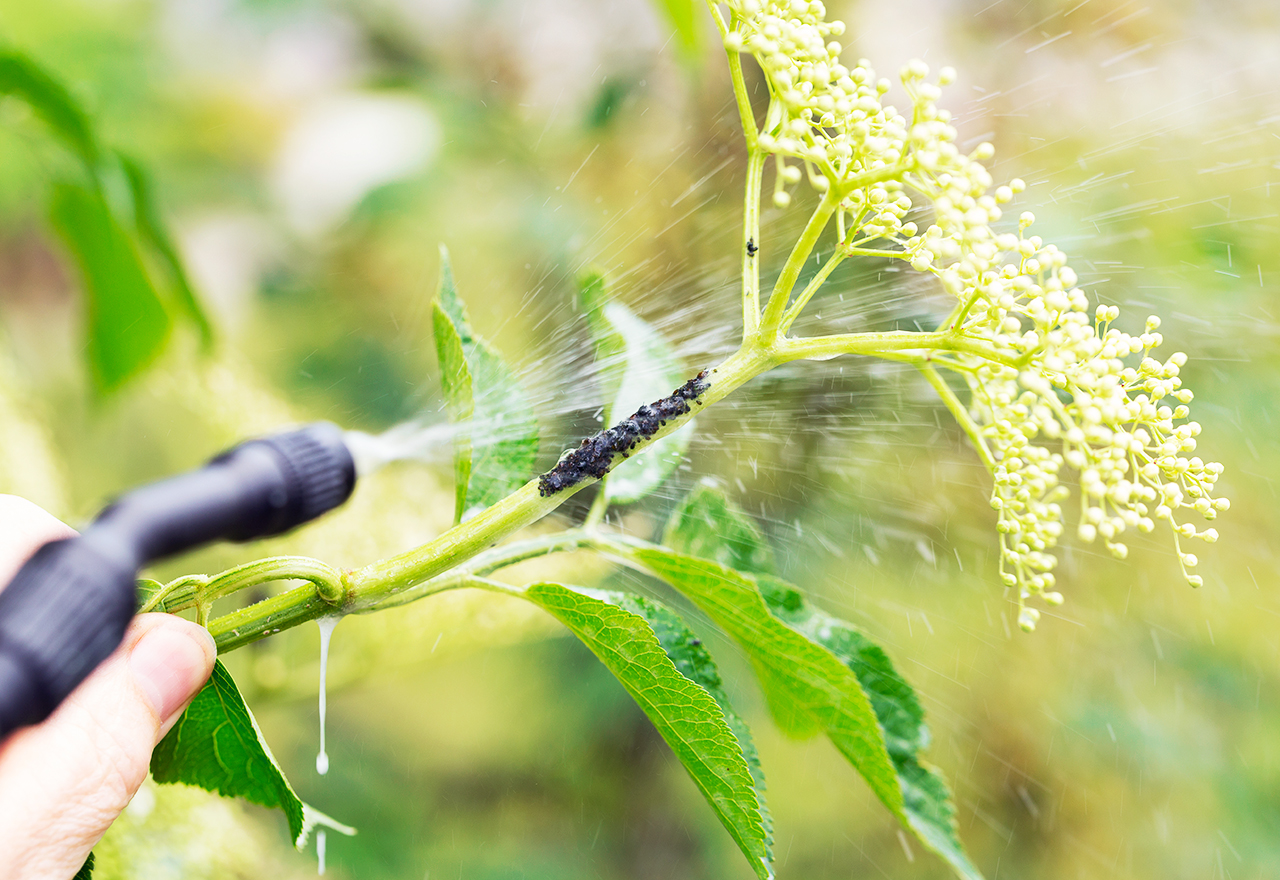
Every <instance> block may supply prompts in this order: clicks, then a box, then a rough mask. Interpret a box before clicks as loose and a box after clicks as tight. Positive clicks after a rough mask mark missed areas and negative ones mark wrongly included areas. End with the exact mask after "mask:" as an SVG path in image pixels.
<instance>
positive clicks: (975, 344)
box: [777, 330, 1018, 367]
mask: <svg viewBox="0 0 1280 880" xmlns="http://www.w3.org/2000/svg"><path fill="white" fill-rule="evenodd" d="M898 351H958V352H963V353H965V354H972V355H976V356H978V357H981V358H984V359H986V360H988V361H992V362H994V363H998V364H1003V365H1004V366H1007V367H1017V365H1018V364H1017V360H1016V358H1014V357H1013V356H1012V355H1010V354H1008V353H1006V352H1004V351H1002V350H1000V349H999V348H997V347H996V346H995V345H993V344H991V343H989V342H986V341H984V340H981V339H971V338H969V337H966V336H961V335H959V334H957V333H953V332H949V331H941V330H936V331H932V332H916V331H912V330H890V331H886V332H883V333H841V334H836V335H834V336H814V337H812V338H809V339H781V340H779V341H778V344H777V352H778V354H777V356H778V358H779V359H780V360H781V361H783V362H787V361H795V360H826V359H828V358H833V357H837V356H838V355H842V354H867V355H878V356H883V355H884V354H885V353H886V352H898Z"/></svg>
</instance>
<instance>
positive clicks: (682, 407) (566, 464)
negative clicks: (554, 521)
mask: <svg viewBox="0 0 1280 880" xmlns="http://www.w3.org/2000/svg"><path fill="white" fill-rule="evenodd" d="M708 375H709V372H708V371H707V370H703V371H702V372H701V373H699V374H698V375H696V376H694V377H693V378H692V379H690V380H689V381H688V382H685V383H684V384H683V385H681V386H680V387H679V388H677V389H676V390H675V391H673V392H672V393H671V396H670V397H664V398H662V399H661V400H655V401H654V402H653V403H649V404H645V405H644V406H642V407H640V408H639V409H638V410H636V411H635V412H634V413H632V415H631V417H630V418H626V419H623V420H622V421H620V422H618V424H616V425H614V426H613V427H612V428H607V429H606V430H604V431H601V432H600V433H599V434H596V435H594V436H592V437H588V438H587V439H585V440H583V441H582V445H581V446H579V447H578V448H577V449H575V450H573V451H572V452H570V453H569V454H568V455H566V456H564V457H563V458H561V459H560V461H559V462H558V463H557V464H556V466H555V467H553V468H552V469H551V470H549V471H547V472H546V473H545V474H543V475H542V476H541V477H539V478H538V492H539V494H541V495H542V496H543V497H546V496H547V495H554V494H556V493H557V492H559V491H561V490H563V489H567V488H569V487H570V486H576V485H577V484H578V483H581V482H582V481H583V480H587V479H597V480H598V479H600V478H601V477H603V476H604V475H605V474H607V473H609V470H610V469H611V468H612V467H613V465H614V460H615V458H616V457H617V456H622V457H623V458H626V457H627V456H628V455H629V454H630V453H631V450H633V449H635V448H636V444H638V443H639V442H640V441H641V440H646V439H648V438H650V437H652V436H653V435H654V434H656V433H658V430H659V429H660V428H662V426H664V425H665V424H666V423H667V422H669V421H671V420H672V419H678V418H679V417H680V416H683V415H686V414H687V413H689V412H691V411H692V410H693V405H694V404H698V405H699V406H701V405H702V401H701V399H700V398H701V397H702V395H703V394H706V392H707V389H708V388H710V387H711V383H710V382H709V381H708V380H707V376H708Z"/></svg>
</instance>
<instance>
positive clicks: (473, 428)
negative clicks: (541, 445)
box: [432, 247, 538, 522]
mask: <svg viewBox="0 0 1280 880" xmlns="http://www.w3.org/2000/svg"><path fill="white" fill-rule="evenodd" d="M432 319H433V325H434V330H435V340H436V356H437V358H438V359H439V361H440V375H441V383H442V385H443V389H444V395H445V400H446V402H447V405H448V410H449V417H450V419H451V420H452V421H453V422H454V423H455V424H457V425H458V426H459V430H458V433H457V434H456V435H455V438H454V476H455V480H456V483H455V485H456V491H457V498H456V504H455V519H456V520H457V521H459V522H460V521H462V520H463V519H465V518H466V517H467V516H468V515H469V514H470V513H472V512H474V511H476V510H479V509H482V508H485V507H488V506H489V505H491V504H494V503H496V502H498V501H500V500H501V499H502V498H505V497H506V496H507V495H509V494H510V493H511V492H513V491H515V490H516V489H517V488H519V487H520V486H521V485H523V484H524V483H525V482H526V481H527V480H528V479H529V477H530V476H531V475H532V474H533V468H534V463H535V461H536V459H537V455H538V421H537V419H536V418H535V417H534V415H533V412H532V410H531V409H530V407H529V402H528V397H527V395H526V394H525V393H524V391H522V390H521V388H520V385H519V383H518V382H517V381H516V377H515V374H514V373H513V372H512V371H511V369H510V368H509V367H508V366H507V365H506V364H505V363H504V362H503V361H502V359H501V358H500V357H499V356H498V353H497V352H496V351H494V349H493V347H492V346H490V345H489V344H488V343H487V342H485V341H484V340H483V339H481V338H480V337H479V336H476V335H475V333H474V332H473V331H472V329H471V323H470V321H469V320H468V318H467V312H466V307H465V306H464V305H463V303H462V299H461V297H460V296H459V295H458V287H457V284H456V282H455V281H454V277H453V268H452V266H451V265H450V263H449V254H448V252H447V251H446V250H445V249H444V248H443V247H441V249H440V289H439V291H438V293H437V296H436V301H435V304H434V306H433V309H432Z"/></svg>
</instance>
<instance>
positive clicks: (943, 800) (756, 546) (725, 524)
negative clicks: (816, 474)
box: [664, 483, 982, 880]
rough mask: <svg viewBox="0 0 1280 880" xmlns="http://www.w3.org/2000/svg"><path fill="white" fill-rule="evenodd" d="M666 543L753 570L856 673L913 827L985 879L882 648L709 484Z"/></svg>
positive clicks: (787, 616)
mask: <svg viewBox="0 0 1280 880" xmlns="http://www.w3.org/2000/svg"><path fill="white" fill-rule="evenodd" d="M664 543H666V544H667V545H668V546H670V547H672V548H673V549H677V550H680V551H682V552H686V553H689V554H692V555H695V556H700V557H703V558H705V559H711V560H714V561H716V562H719V563H721V564H722V565H732V567H734V568H737V569H740V570H745V571H749V572H752V573H754V574H756V575H757V576H758V577H757V581H758V583H759V585H760V587H761V591H762V593H763V595H764V599H765V604H766V605H767V606H768V608H769V610H770V611H771V612H772V613H773V615H774V616H775V617H777V618H778V619H779V620H781V621H782V622H783V623H785V624H786V625H787V626H789V627H791V628H792V629H794V630H796V631H797V632H799V633H801V634H803V635H804V636H806V637H807V638H808V639H809V640H810V641H813V642H815V643H817V644H819V645H821V646H822V647H824V648H826V649H827V650H828V651H830V652H831V653H832V654H834V655H835V656H836V657H837V658H838V659H839V660H840V662H842V663H844V664H845V666H847V667H848V668H849V669H850V670H851V671H852V672H853V673H854V675H856V676H857V678H858V682H859V684H861V685H862V689H863V690H864V691H865V692H866V694H867V696H868V698H869V699H870V700H871V707H872V709H873V710H874V711H875V713H876V718H877V719H878V720H879V722H880V727H881V729H882V730H883V732H884V743H885V750H886V751H887V752H888V753H889V757H890V759H891V760H892V761H893V766H894V769H895V771H896V772H897V775H898V783H899V785H900V787H901V789H902V800H903V812H904V814H905V819H906V823H907V825H908V827H909V828H911V830H912V831H913V832H914V833H915V834H916V836H917V837H919V838H920V840H921V842H923V843H924V845H925V846H927V847H928V848H929V849H931V850H933V851H934V852H935V853H937V854H938V855H939V856H940V857H942V858H943V859H944V860H945V861H946V862H947V863H948V864H950V865H951V867H952V868H953V869H954V870H955V871H956V873H957V874H959V875H960V876H962V877H966V878H973V880H978V878H981V876H982V875H981V874H980V873H979V872H978V870H977V868H975V867H974V866H973V863H972V862H970V861H969V857H968V855H967V854H966V853H965V851H964V846H963V844H962V843H961V842H960V837H959V833H958V831H957V829H956V822H955V806H954V804H953V803H952V798H951V792H950V790H949V789H948V788H947V784H946V782H945V781H944V780H943V778H942V775H941V773H940V772H939V771H938V770H937V769H936V768H934V767H932V766H931V765H929V764H928V763H926V762H925V761H923V760H922V759H921V758H920V752H921V751H923V750H924V749H926V748H928V746H929V729H928V727H927V726H926V725H925V721H924V709H923V708H922V707H921V705H920V700H919V698H918V697H917V696H916V692H915V690H914V689H913V688H912V687H911V685H910V684H908V683H907V681H906V680H905V679H904V678H903V677H902V676H901V675H900V674H899V673H898V671H897V669H895V668H894V665H893V662H892V661H891V660H890V659H889V656H888V655H887V654H886V653H885V651H884V649H882V648H881V647H880V646H879V645H877V644H875V643H874V642H873V641H871V639H870V638H868V636H867V635H866V633H864V632H862V631H861V630H859V629H858V628H857V627H855V626H854V625H853V624H850V623H847V622H846V621H843V620H840V619H838V618H835V617H832V616H831V615H829V614H826V613H825V612H823V611H822V610H820V609H818V608H816V607H814V606H813V605H812V604H810V603H809V602H808V600H806V599H805V597H804V596H803V595H802V594H801V593H800V591H799V590H797V589H796V588H795V587H793V586H791V585H790V584H787V583H784V582H783V581H781V580H778V579H777V578H774V577H772V576H771V575H772V573H773V571H774V562H773V554H772V551H771V550H770V548H769V546H768V545H767V544H766V543H765V541H764V539H763V537H762V536H761V535H760V532H759V530H758V529H757V528H756V526H755V523H754V522H752V521H751V519H750V517H748V516H747V515H746V514H745V513H743V512H742V511H741V510H740V509H739V508H738V507H737V506H736V505H734V504H733V502H732V501H730V500H729V499H728V498H727V497H726V496H725V495H724V494H723V493H722V492H720V491H719V490H718V489H716V488H714V487H713V486H711V485H710V484H707V483H703V484H700V485H699V486H698V487H697V488H696V489H694V491H693V492H691V493H690V494H689V496H688V497H687V498H686V499H685V501H684V502H683V503H682V504H681V505H680V507H679V509H677V511H676V513H675V515H674V516H673V517H672V519H671V522H670V523H669V525H668V527H667V531H666V535H665V537H664ZM777 684H780V683H779V682H776V681H771V682H770V683H769V685H770V686H773V685H777ZM769 699H770V705H771V706H773V707H775V711H778V709H777V707H778V706H779V705H781V706H782V707H783V708H782V710H781V711H783V712H786V711H788V710H793V707H792V706H791V705H790V701H789V699H788V695H786V694H770V695H769Z"/></svg>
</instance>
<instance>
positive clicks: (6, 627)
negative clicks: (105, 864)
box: [0, 422, 396, 739]
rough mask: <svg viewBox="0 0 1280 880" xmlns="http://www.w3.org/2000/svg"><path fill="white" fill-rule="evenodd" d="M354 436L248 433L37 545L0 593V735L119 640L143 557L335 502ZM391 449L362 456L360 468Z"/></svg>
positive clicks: (325, 427)
mask: <svg viewBox="0 0 1280 880" xmlns="http://www.w3.org/2000/svg"><path fill="white" fill-rule="evenodd" d="M369 439H374V438H369ZM349 444H350V445H349ZM361 445H364V446H365V447H366V448H367V447H368V445H369V444H367V443H365V444H361V442H359V440H357V439H356V436H355V435H354V434H344V432H343V431H342V430H341V429H340V428H338V427H337V426H336V425H332V424H329V423H327V422H318V423H316V424H312V425H307V426H306V427H303V428H299V429H297V430H293V431H288V432H285V433H281V434H275V435H273V436H270V437H264V438H261V439H257V440H250V441H248V442H245V443H242V444H240V445H239V446H236V447H234V448H233V449H230V450H228V451H227V452H224V453H222V454H221V455H219V456H218V457H216V458H214V459H213V460H212V461H210V462H209V463H208V464H206V465H205V466H204V467H202V468H199V469H198V470H194V471H190V472H188V473H185V474H180V475H178V476H176V477H171V478H169V479H167V480H163V481H161V482H158V483H153V484H151V485H149V486H143V487H142V488H140V489H136V490H134V491H133V492H130V493H128V494H127V495H124V496H122V497H121V498H119V499H118V500H116V501H115V502H114V503H112V504H111V505H110V506H109V507H107V508H106V509H105V510H103V511H102V513H100V514H99V515H98V517H97V519H95V520H94V521H93V523H91V524H90V525H89V527H88V528H86V529H85V530H84V532H83V533H81V534H80V535H77V536H75V537H73V538H67V539H64V540H59V541H50V542H49V543H47V544H45V545H44V546H43V547H41V548H40V549H39V550H38V551H36V554H35V555H34V556H32V557H31V559H30V560H29V561H28V562H27V563H26V564H25V565H24V566H23V567H22V568H21V569H20V570H19V571H18V573H17V574H16V575H15V576H14V578H13V580H12V581H11V582H10V583H9V586H8V587H7V588H6V589H5V590H4V591H3V592H0V739H3V738H4V737H6V736H8V735H9V734H10V733H12V732H13V731H14V730H16V729H18V728H19V727H23V726H26V725H29V724H37V723H39V722H40V721H43V720H44V719H45V718H47V717H48V716H49V715H50V714H51V713H52V712H53V710H54V709H55V708H57V706H58V705H59V704H60V703H61V702H62V701H63V700H64V699H65V698H66V697H67V695H68V694H70V693H71V691H73V690H74V689H75V688H76V686H77V685H79V684H80V682H81V681H83V680H84V679H85V678H86V677H87V676H88V675H89V673H90V672H92V671H93V670H94V668H96V667H97V666H98V664H99V663H101V662H102V661H103V660H105V659H106V658H107V656H108V655H109V654H110V653H111V652H112V651H114V650H115V648H116V647H117V646H118V645H119V644H120V642H121V641H122V640H123V638H124V632H125V629H126V628H127V627H128V625H129V621H130V620H132V619H133V616H134V614H135V613H136V611H137V607H138V599H137V577H138V571H139V570H140V569H141V568H142V567H143V566H145V565H148V564H150V563H152V562H156V561H157V560H160V559H164V558H166V557H169V556H173V555H174V554H177V553H181V552H183V551H186V550H191V549H194V548H196V547H200V546H202V545H204V544H208V543H211V542H213V541H220V540H226V541H251V540H254V539H257V538H266V537H270V536H272V535H279V534H282V533H283V532H287V531H289V530H290V529H293V528H296V527H298V526H300V525H302V524H304V523H307V522H310V521H311V520H313V519H315V518H316V517H318V516H320V515H322V514H324V513H327V512H328V511H330V510H332V509H334V508H335V507H338V506H339V505H341V504H342V503H343V502H345V501H346V500H347V499H348V498H349V497H351V493H352V491H353V490H354V488H355V483H356V474H357V464H356V455H355V454H353V448H352V447H357V448H358V447H360V446H361ZM361 457H362V458H365V456H364V455H362V456H361ZM393 457H396V456H394V455H392V456H383V457H381V460H379V456H376V455H374V456H369V458H372V459H374V460H372V461H369V460H368V459H366V461H364V462H362V463H361V464H362V466H361V468H360V473H361V474H364V473H366V472H367V471H368V470H371V469H375V468H376V467H377V466H379V465H380V464H382V463H385V460H386V459H388V458H393ZM366 462H367V463H366Z"/></svg>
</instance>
